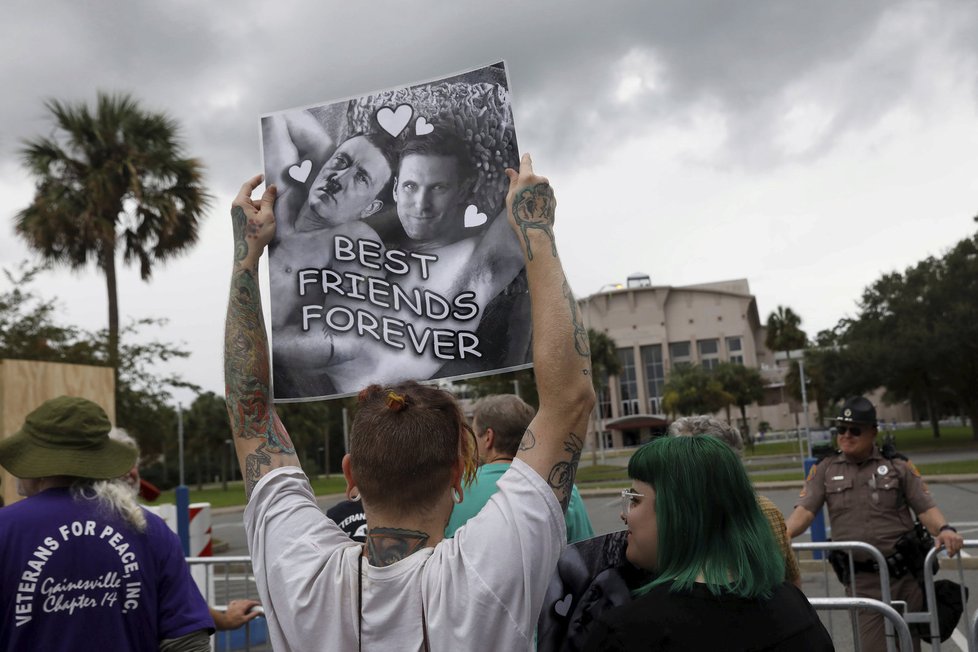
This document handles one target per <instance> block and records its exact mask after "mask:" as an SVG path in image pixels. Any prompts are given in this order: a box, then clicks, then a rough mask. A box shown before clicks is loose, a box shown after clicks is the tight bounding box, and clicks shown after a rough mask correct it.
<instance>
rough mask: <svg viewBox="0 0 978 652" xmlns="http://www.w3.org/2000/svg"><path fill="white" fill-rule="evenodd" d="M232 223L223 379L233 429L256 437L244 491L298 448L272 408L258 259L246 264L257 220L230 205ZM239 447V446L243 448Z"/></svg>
mask: <svg viewBox="0 0 978 652" xmlns="http://www.w3.org/2000/svg"><path fill="white" fill-rule="evenodd" d="M231 216H232V223H233V228H234V264H235V266H234V272H233V273H232V276H231V293H230V298H229V301H228V312H227V323H226V325H225V328H226V331H225V338H224V383H225V397H226V400H227V409H228V415H229V417H230V421H231V431H232V433H233V435H234V437H235V438H236V439H245V440H258V446H257V448H256V449H254V450H250V447H251V446H254V445H255V444H250V445H249V448H248V449H246V450H248V452H247V454H246V455H245V456H244V460H243V472H244V473H243V475H244V478H245V491H246V493H247V494H248V496H249V497H250V496H251V492H252V490H253V489H254V488H255V485H256V484H257V483H258V480H260V479H261V477H262V475H264V474H265V473H266V472H267V471H268V470H269V469H270V468H273V467H276V466H281V465H282V462H283V461H284V460H283V456H293V455H294V453H295V449H294V447H293V446H292V442H291V440H290V439H289V436H288V433H287V432H286V431H285V428H284V427H283V426H282V424H281V422H280V421H278V420H277V419H276V418H275V415H274V411H273V410H272V400H271V387H270V377H271V371H270V368H269V361H268V341H267V338H266V335H265V326H264V319H263V318H262V313H261V297H260V295H259V290H258V270H257V262H255V263H254V264H247V263H246V261H247V257H248V253H249V245H248V242H247V240H248V238H253V237H255V230H256V229H257V228H258V226H257V224H254V223H250V222H249V221H248V220H247V219H246V216H245V214H244V211H243V210H242V209H241V208H240V207H238V206H236V207H235V208H234V209H233V210H232V211H231ZM239 450H240V449H239Z"/></svg>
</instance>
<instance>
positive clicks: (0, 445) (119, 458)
mask: <svg viewBox="0 0 978 652" xmlns="http://www.w3.org/2000/svg"><path fill="white" fill-rule="evenodd" d="M111 429H112V423H111V422H110V421H109V417H108V416H106V414H105V411H104V410H103V409H102V408H100V407H99V406H98V405H96V404H95V403H93V402H92V401H89V400H88V399H84V398H78V397H74V396H59V397H58V398H53V399H51V400H49V401H45V402H44V403H42V404H41V406H40V407H39V408H37V409H36V410H34V411H33V412H31V413H30V414H28V415H27V419H25V420H24V425H23V426H21V428H20V430H18V431H17V432H16V433H14V434H13V435H11V436H10V437H7V438H6V439H4V440H2V441H0V465H2V466H3V467H4V468H6V469H7V470H8V471H9V472H10V473H11V474H13V475H14V476H16V477H18V478H44V477H48V476H53V475H68V476H72V477H77V478H91V479H93V480H110V479H112V478H117V477H119V476H120V475H123V474H124V473H126V472H127V471H128V470H129V469H131V468H132V465H133V464H135V463H136V456H137V452H136V450H135V449H134V448H132V447H131V446H127V445H126V444H123V443H122V442H118V441H113V440H112V439H110V438H109V430H111Z"/></svg>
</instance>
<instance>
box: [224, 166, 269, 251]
mask: <svg viewBox="0 0 978 652" xmlns="http://www.w3.org/2000/svg"><path fill="white" fill-rule="evenodd" d="M263 179H264V175H261V174H259V175H256V176H253V177H252V178H250V179H248V180H247V181H245V182H244V185H242V186H241V190H239V191H238V196H237V197H235V198H234V202H233V203H232V204H231V219H232V220H233V227H234V262H235V265H238V266H241V267H245V268H252V269H257V268H258V259H259V258H261V254H262V252H263V251H264V250H265V247H266V245H268V243H269V242H271V241H272V238H274V237H275V213H274V212H273V210H272V206H273V205H274V204H275V186H269V187H268V188H266V189H265V192H264V194H262V196H261V199H257V200H256V199H252V198H251V194H252V193H253V192H254V191H255V188H257V187H258V185H259V184H260V183H261V182H262V180H263Z"/></svg>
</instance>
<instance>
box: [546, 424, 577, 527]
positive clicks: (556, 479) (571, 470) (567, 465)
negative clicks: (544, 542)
mask: <svg viewBox="0 0 978 652" xmlns="http://www.w3.org/2000/svg"><path fill="white" fill-rule="evenodd" d="M583 448H584V442H583V441H582V440H581V438H580V437H578V436H577V435H576V434H574V433H573V432H572V433H570V435H569V437H568V439H567V441H565V442H564V451H566V452H567V453H570V456H571V458H570V461H563V462H557V463H556V464H554V466H553V468H552V469H550V475H549V476H548V478H547V481H548V482H549V483H550V486H551V487H553V490H554V494H555V495H556V496H557V500H558V501H559V502H560V507H561V509H563V510H564V511H565V512H566V511H567V505H568V504H570V497H571V491H572V490H573V489H574V479H575V478H576V477H577V465H578V463H579V462H580V461H581V450H583Z"/></svg>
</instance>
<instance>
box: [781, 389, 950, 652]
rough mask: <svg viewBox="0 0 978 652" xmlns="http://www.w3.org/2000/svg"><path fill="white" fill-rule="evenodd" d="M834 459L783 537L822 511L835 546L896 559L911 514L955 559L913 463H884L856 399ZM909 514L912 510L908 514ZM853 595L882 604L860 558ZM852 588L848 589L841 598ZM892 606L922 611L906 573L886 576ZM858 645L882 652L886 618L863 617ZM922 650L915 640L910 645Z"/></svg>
mask: <svg viewBox="0 0 978 652" xmlns="http://www.w3.org/2000/svg"><path fill="white" fill-rule="evenodd" d="M836 428H837V430H838V440H837V441H838V446H839V449H840V450H839V451H838V453H837V454H836V455H830V456H828V457H826V458H825V459H823V460H822V461H821V462H819V464H818V465H816V466H814V467H812V469H811V471H810V472H809V474H808V478H806V480H805V487H804V488H803V489H802V491H801V500H800V501H799V502H798V504H797V506H796V507H795V511H793V512H792V513H791V516H789V517H788V522H787V526H788V536H790V537H792V538H794V537H796V536H798V535H799V534H801V533H802V532H804V531H805V530H807V529H808V526H809V525H811V523H812V520H814V518H815V514H817V513H818V512H819V511H820V510H821V509H822V504H823V503H825V504H827V506H828V510H829V519H830V520H831V523H832V538H833V539H834V540H836V541H864V542H866V543H868V544H870V545H873V546H875V547H876V548H878V549H879V551H880V552H882V553H883V556H884V557H886V556H890V555H893V554H894V552H895V551H896V544H897V541H899V540H900V538H901V537H902V536H904V535H906V534H907V533H909V532H912V531H913V529H914V519H913V516H912V515H911V514H910V509H913V511H914V512H915V513H916V514H917V517H918V518H919V519H920V522H921V523H922V524H923V525H924V526H925V527H926V528H927V529H928V530H929V531H930V533H931V534H932V535H934V538H935V545H937V546H940V545H943V546H944V547H945V548H946V549H947V552H948V554H950V555H954V554H957V552H958V550H960V549H961V544H962V541H963V540H962V538H961V536H960V535H958V533H957V530H955V529H954V528H953V527H951V526H950V525H948V523H947V521H946V520H945V519H944V515H943V514H941V510H939V509H938V508H937V505H936V503H935V502H934V498H933V497H932V496H931V494H930V490H929V489H928V488H927V483H925V482H924V480H923V478H921V477H920V471H918V470H917V468H916V467H915V466H914V465H913V462H910V461H909V460H905V459H899V458H893V459H889V458H887V457H884V456H883V454H882V453H881V452H880V449H879V448H877V446H876V433H877V429H876V408H875V407H873V404H872V403H870V402H869V401H868V400H866V399H865V398H863V397H861V396H857V397H855V398H851V399H849V400H847V401H846V402H845V404H844V405H843V407H842V411H841V413H840V414H839V417H838V418H837V419H836ZM908 508H909V509H908ZM853 558H854V560H855V565H856V594H857V595H859V596H862V597H868V598H875V599H877V600H878V599H879V598H880V584H879V571H878V570H875V569H874V568H873V564H872V560H871V559H867V557H866V555H865V554H860V553H859V552H858V551H857V552H854V553H853ZM849 592H850V588H849V586H848V585H847V586H846V593H847V594H848V593H849ZM890 592H891V596H892V599H893V600H906V602H907V608H908V610H910V611H921V610H922V609H923V604H924V597H923V590H922V589H921V586H920V584H919V583H918V580H917V579H915V578H914V576H913V574H912V573H910V572H905V573H903V574H902V575H901V576H900V577H894V576H893V574H892V573H891V576H890ZM859 639H860V642H861V643H862V649H863V650H864V652H871V651H874V650H881V651H882V650H885V649H886V639H885V629H884V624H883V617H882V616H880V615H877V614H875V613H872V614H871V615H867V612H860V617H859ZM914 649H915V650H918V651H919V650H920V639H919V638H914Z"/></svg>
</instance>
